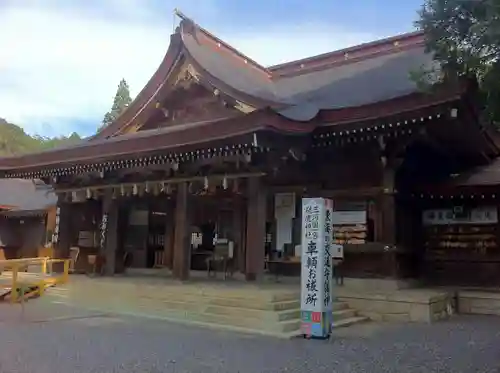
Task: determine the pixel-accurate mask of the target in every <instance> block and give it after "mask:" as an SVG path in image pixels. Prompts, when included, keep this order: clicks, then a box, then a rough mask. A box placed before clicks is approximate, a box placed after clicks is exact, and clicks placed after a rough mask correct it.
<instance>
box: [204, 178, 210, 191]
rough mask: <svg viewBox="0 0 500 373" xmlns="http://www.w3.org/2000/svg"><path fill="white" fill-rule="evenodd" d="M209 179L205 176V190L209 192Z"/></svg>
mask: <svg viewBox="0 0 500 373" xmlns="http://www.w3.org/2000/svg"><path fill="white" fill-rule="evenodd" d="M208 186H209V185H208V177H206V176H205V178H204V179H203V189H205V190H207V189H208Z"/></svg>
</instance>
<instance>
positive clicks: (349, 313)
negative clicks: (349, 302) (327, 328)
mask: <svg viewBox="0 0 500 373" xmlns="http://www.w3.org/2000/svg"><path fill="white" fill-rule="evenodd" d="M355 316H357V311H356V310H353V309H352V308H345V309H343V310H337V311H333V312H332V320H333V322H336V321H338V320H344V319H348V318H351V317H355Z"/></svg>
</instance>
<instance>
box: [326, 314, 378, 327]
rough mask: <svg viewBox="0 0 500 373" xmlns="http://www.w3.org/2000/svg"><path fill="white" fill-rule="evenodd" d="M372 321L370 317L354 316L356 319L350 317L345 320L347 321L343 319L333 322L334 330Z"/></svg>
mask: <svg viewBox="0 0 500 373" xmlns="http://www.w3.org/2000/svg"><path fill="white" fill-rule="evenodd" d="M369 320H370V319H369V318H368V317H365V316H354V317H349V318H345V319H341V320H337V321H335V320H333V324H332V326H333V328H334V329H335V328H343V327H347V326H351V325H354V324H359V323H362V322H367V321H369Z"/></svg>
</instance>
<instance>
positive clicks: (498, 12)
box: [417, 0, 500, 125]
mask: <svg viewBox="0 0 500 373" xmlns="http://www.w3.org/2000/svg"><path fill="white" fill-rule="evenodd" d="M419 15H420V19H419V21H417V26H418V27H419V28H421V29H422V30H423V31H424V32H425V35H426V43H427V48H428V50H429V51H430V52H432V53H433V54H434V59H435V60H436V61H437V62H439V65H440V68H439V69H440V73H441V74H440V78H441V79H444V80H447V79H448V80H451V79H459V78H474V79H476V80H477V82H478V85H479V90H478V97H479V99H480V101H481V102H482V103H483V108H484V109H485V110H484V111H483V113H484V114H485V116H486V119H487V120H488V121H489V122H493V123H495V124H497V125H498V124H500V60H499V56H500V1H499V0H426V1H425V3H424V5H423V6H422V8H421V10H420V12H419ZM427 73H428V71H427V72H424V75H427Z"/></svg>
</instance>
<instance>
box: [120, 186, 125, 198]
mask: <svg viewBox="0 0 500 373" xmlns="http://www.w3.org/2000/svg"><path fill="white" fill-rule="evenodd" d="M120 194H121V195H122V196H124V195H125V186H124V185H123V184H122V185H120Z"/></svg>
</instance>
